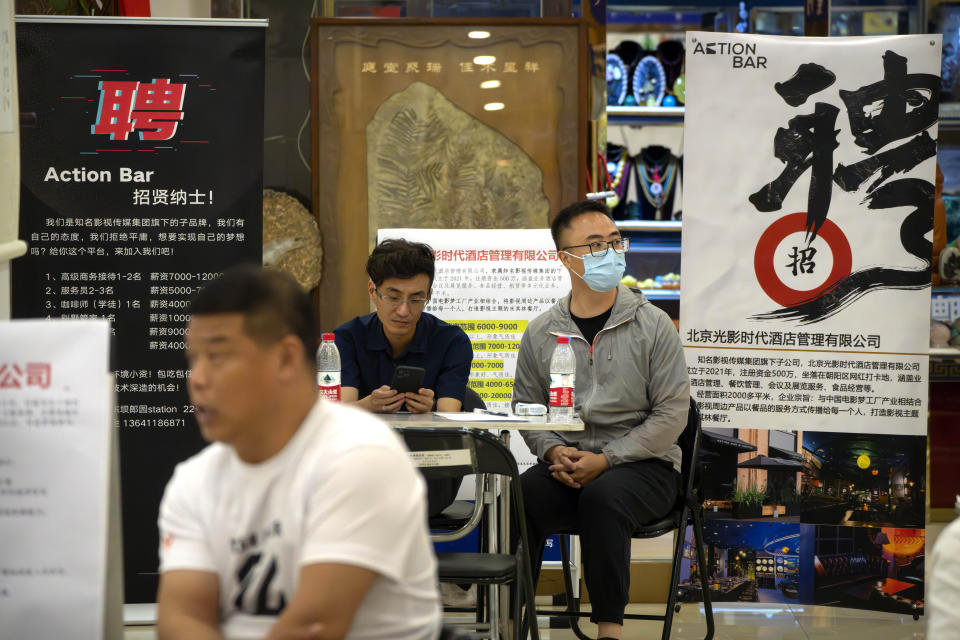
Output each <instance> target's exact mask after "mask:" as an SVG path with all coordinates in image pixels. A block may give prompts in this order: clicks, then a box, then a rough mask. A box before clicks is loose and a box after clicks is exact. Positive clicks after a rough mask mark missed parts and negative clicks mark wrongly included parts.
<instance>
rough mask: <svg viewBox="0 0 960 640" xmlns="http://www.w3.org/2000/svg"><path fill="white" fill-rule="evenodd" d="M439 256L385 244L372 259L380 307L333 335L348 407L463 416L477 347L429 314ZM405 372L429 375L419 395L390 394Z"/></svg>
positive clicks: (372, 287)
mask: <svg viewBox="0 0 960 640" xmlns="http://www.w3.org/2000/svg"><path fill="white" fill-rule="evenodd" d="M433 272H434V265H433V250H432V249H431V248H430V247H428V246H427V245H425V244H421V243H418V242H407V241H406V240H400V239H395V240H384V241H383V242H381V243H380V244H379V245H377V247H376V248H375V249H374V250H373V253H371V254H370V257H369V258H368V259H367V275H369V276H370V281H369V282H368V283H367V291H368V293H369V295H370V300H371V301H372V302H373V304H374V306H375V307H376V309H377V310H376V311H375V312H374V313H371V314H368V315H365V316H359V317H356V318H354V319H353V320H350V321H349V322H345V323H344V324H342V325H340V326H339V327H337V328H336V330H335V331H334V333H335V335H336V342H337V349H339V351H340V362H341V389H340V398H341V400H342V401H343V402H344V403H356V404H357V405H358V406H360V407H362V408H364V409H366V410H367V411H371V412H373V413H396V412H397V411H400V410H401V409H405V410H407V411H410V412H412V413H426V412H428V411H433V410H434V405H436V410H437V411H459V410H460V407H461V405H462V404H463V398H464V395H465V393H466V389H467V378H468V376H469V375H470V364H471V362H473V347H472V346H471V345H470V339H469V338H467V334H466V333H464V332H463V329H461V328H459V327H456V326H454V325H451V324H447V323H446V322H444V321H443V320H440V319H439V318H437V317H436V316H434V315H432V314H429V313H424V312H423V308H424V307H425V306H426V304H427V302H428V301H429V300H430V293H431V287H432V286H433ZM400 365H407V366H413V367H422V368H423V369H424V370H425V371H426V373H425V374H424V377H423V383H422V385H421V388H420V389H419V390H418V391H416V392H407V393H400V392H398V391H397V390H395V389H391V388H390V382H391V381H392V380H393V374H394V371H395V370H396V368H397V367H398V366H400Z"/></svg>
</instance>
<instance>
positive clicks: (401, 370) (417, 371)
mask: <svg viewBox="0 0 960 640" xmlns="http://www.w3.org/2000/svg"><path fill="white" fill-rule="evenodd" d="M426 373H427V372H426V370H425V369H424V368H423V367H410V366H407V365H400V366H399V367H397V369H396V371H394V372H393V380H392V381H391V382H390V388H391V389H395V390H396V391H398V392H400V393H417V392H418V391H420V386H421V385H422V384H423V376H424V375H425V374H426Z"/></svg>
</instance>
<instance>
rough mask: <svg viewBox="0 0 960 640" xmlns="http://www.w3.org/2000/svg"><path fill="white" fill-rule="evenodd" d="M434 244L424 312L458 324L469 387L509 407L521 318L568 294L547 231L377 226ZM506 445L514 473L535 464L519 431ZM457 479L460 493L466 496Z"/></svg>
mask: <svg viewBox="0 0 960 640" xmlns="http://www.w3.org/2000/svg"><path fill="white" fill-rule="evenodd" d="M387 238H404V239H406V240H409V241H411V242H423V243H426V244H428V245H430V247H432V248H433V250H434V252H435V256H436V263H435V264H436V273H435V274H434V279H433V296H432V297H431V298H430V303H429V304H428V305H427V307H426V311H428V312H429V313H432V314H434V315H435V316H437V317H439V318H440V319H441V320H444V321H445V322H449V323H451V324H455V325H457V326H459V327H460V328H462V329H463V330H464V331H465V332H466V333H467V335H468V336H469V337H470V342H471V343H472V344H473V365H472V366H471V370H470V386H471V387H472V388H473V389H474V390H476V392H477V393H479V394H480V397H481V398H483V401H484V402H485V403H486V405H487V409H491V410H496V411H509V410H510V398H511V396H512V395H513V376H514V374H515V373H516V370H517V355H518V353H519V351H520V338H521V337H523V332H524V331H525V330H526V328H527V324H528V323H529V322H530V321H531V320H533V319H534V318H536V317H537V316H538V315H540V314H541V313H543V312H544V311H546V310H547V309H549V308H550V307H552V306H553V305H554V304H555V303H556V302H557V300H558V299H560V298H561V297H563V296H565V295H567V293H569V292H570V277H569V276H568V275H567V270H566V269H565V268H564V267H563V265H562V264H560V261H559V260H558V259H557V249H556V247H555V246H554V244H553V238H552V237H551V236H550V230H549V229H510V230H508V231H507V230H497V229H476V230H465V229H381V230H380V232H379V234H378V236H377V242H382V241H383V240H385V239H387ZM514 435H515V437H513V438H511V439H510V450H511V451H512V452H513V454H514V457H515V458H516V459H517V465H518V467H519V468H520V471H521V473H522V472H523V471H525V470H526V468H527V467H529V466H532V465H533V464H534V463H535V462H536V456H534V455H533V454H532V453H530V452H529V450H528V449H527V445H526V443H525V442H524V441H523V438H521V437H520V436H519V434H514ZM472 493H473V484H472V483H470V482H464V483H463V485H462V486H461V487H460V495H458V496H457V497H458V498H459V499H465V498H470V497H471V496H472Z"/></svg>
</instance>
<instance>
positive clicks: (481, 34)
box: [467, 31, 490, 40]
mask: <svg viewBox="0 0 960 640" xmlns="http://www.w3.org/2000/svg"><path fill="white" fill-rule="evenodd" d="M467 37H468V38H473V39H474V40H483V39H484V38H489V37H490V32H489V31H471V32H470V33H468V34H467Z"/></svg>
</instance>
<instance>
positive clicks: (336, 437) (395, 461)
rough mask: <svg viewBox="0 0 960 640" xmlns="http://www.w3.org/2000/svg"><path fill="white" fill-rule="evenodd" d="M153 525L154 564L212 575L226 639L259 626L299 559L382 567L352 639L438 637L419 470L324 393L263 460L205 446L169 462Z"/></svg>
mask: <svg viewBox="0 0 960 640" xmlns="http://www.w3.org/2000/svg"><path fill="white" fill-rule="evenodd" d="M159 525H160V540H161V543H160V560H161V566H160V570H161V572H164V571H170V570H174V569H193V570H200V571H210V572H213V573H216V574H217V575H218V576H219V578H220V621H221V632H222V633H223V635H224V636H225V638H227V640H246V639H252V638H262V637H263V636H265V635H266V634H267V632H268V631H269V629H270V627H271V626H272V625H273V623H274V621H275V619H276V616H278V615H279V614H280V612H281V611H282V610H283V608H284V606H286V604H287V603H289V602H290V600H291V599H292V597H293V595H294V593H295V592H296V588H297V579H298V577H299V573H300V569H301V568H302V567H303V566H305V565H309V564H315V563H323V562H333V563H341V564H350V565H355V566H360V567H364V568H366V569H370V570H371V571H374V572H376V573H378V574H379V577H378V579H377V580H376V581H375V582H374V585H373V587H372V588H371V589H370V591H369V592H368V593H367V596H366V598H365V599H364V601H363V603H362V604H361V606H360V608H359V610H358V611H357V614H356V616H355V618H354V623H353V626H352V627H351V629H350V633H349V635H348V638H350V639H356V640H360V639H368V638H369V639H373V638H411V639H418V640H420V639H422V640H429V639H432V638H435V637H436V635H437V632H438V629H439V624H440V607H439V601H438V597H437V590H436V561H435V558H434V555H433V551H432V548H431V546H430V541H429V535H428V532H427V528H426V514H425V506H424V484H423V480H422V478H421V477H420V474H419V473H417V471H416V469H415V468H414V467H413V465H412V464H411V463H410V460H409V458H408V456H407V452H406V450H405V448H404V447H403V445H402V444H401V442H400V440H399V438H398V436H397V435H396V434H395V433H394V432H393V431H392V430H391V429H390V428H389V427H387V426H386V425H385V424H383V423H382V422H380V421H379V420H378V419H376V418H374V417H373V416H371V415H370V414H368V413H365V412H362V411H359V410H356V409H351V408H349V407H342V406H340V405H337V404H333V403H329V402H325V401H323V400H320V401H318V402H317V404H316V405H315V406H314V408H313V409H312V410H311V412H310V414H309V415H308V416H307V418H306V420H304V423H303V425H301V427H300V429H298V430H297V432H296V434H294V436H293V438H292V439H291V440H290V442H288V443H287V445H286V446H285V447H284V448H283V450H282V451H280V453H278V454H277V455H275V456H274V457H272V458H270V459H269V460H266V461H264V462H262V463H259V464H253V465H251V464H247V463H244V462H243V461H242V460H240V459H239V458H238V457H237V456H236V454H235V453H234V451H233V449H232V448H230V447H229V446H226V445H223V444H220V443H215V444H212V445H210V446H208V447H207V448H206V449H204V450H203V451H201V452H200V453H199V454H197V455H196V456H194V457H192V458H190V459H189V460H187V461H185V462H183V463H181V464H180V465H178V466H177V468H176V470H175V472H174V475H173V478H172V479H171V480H170V483H169V484H168V485H167V489H166V492H165V494H164V498H163V502H162V503H161V506H160V522H159Z"/></svg>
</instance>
